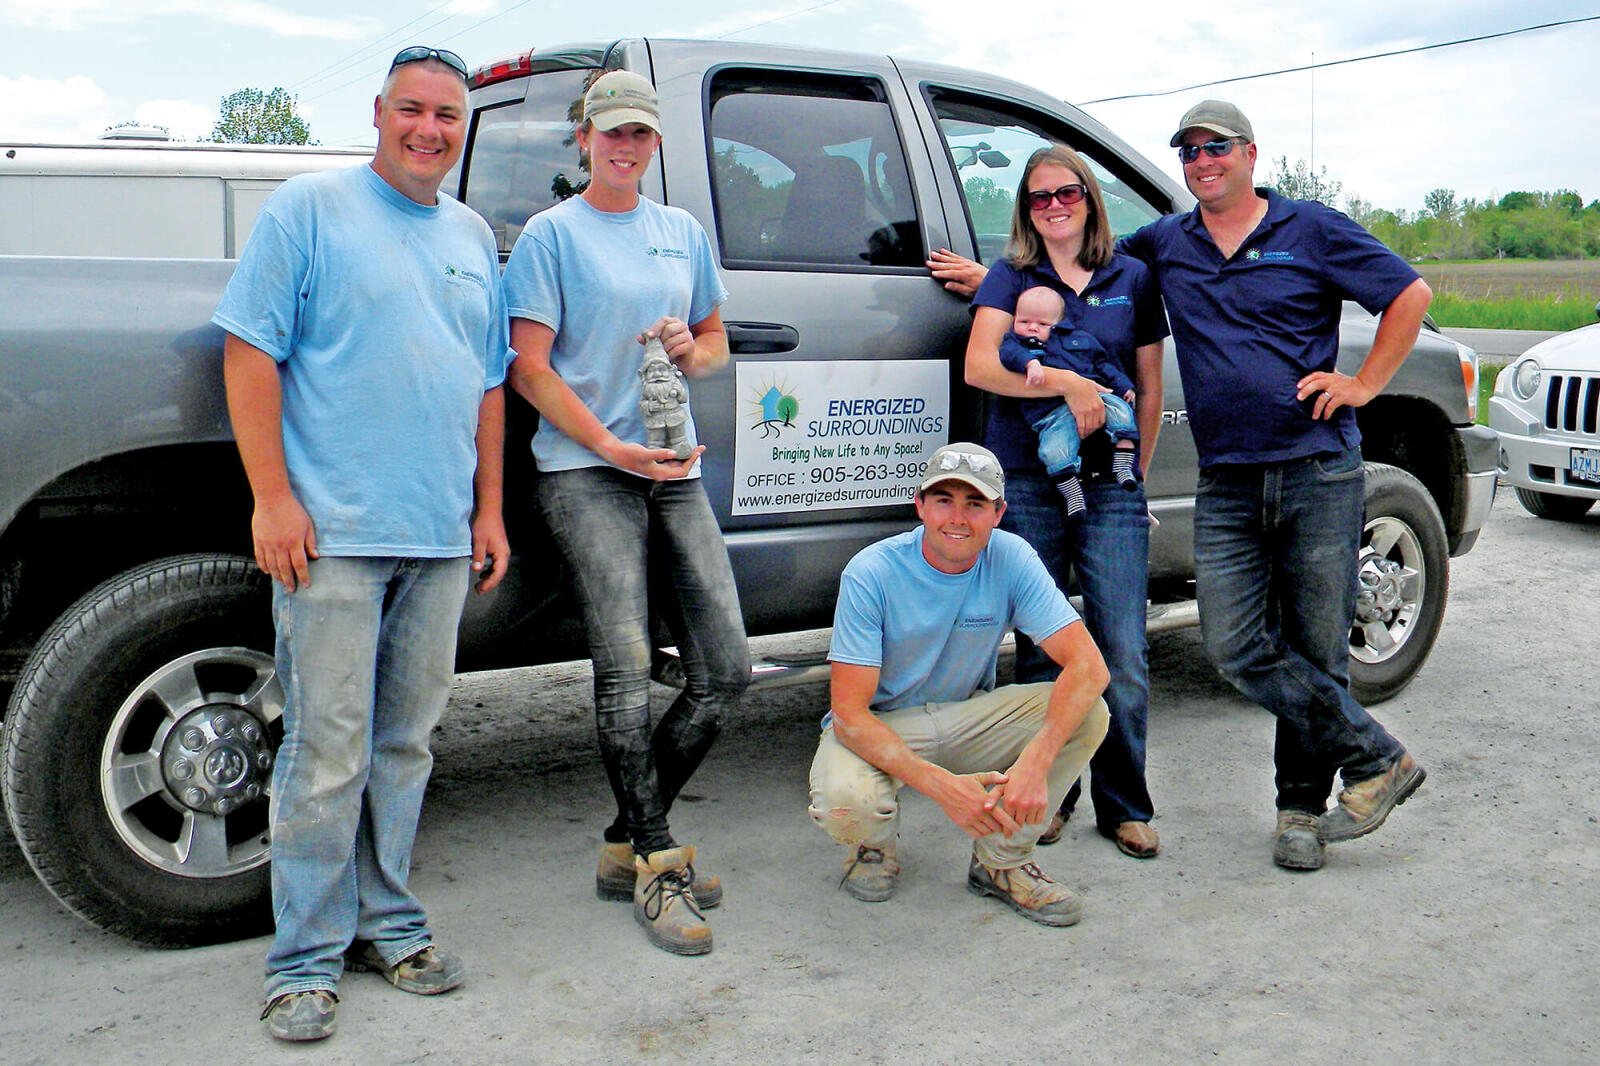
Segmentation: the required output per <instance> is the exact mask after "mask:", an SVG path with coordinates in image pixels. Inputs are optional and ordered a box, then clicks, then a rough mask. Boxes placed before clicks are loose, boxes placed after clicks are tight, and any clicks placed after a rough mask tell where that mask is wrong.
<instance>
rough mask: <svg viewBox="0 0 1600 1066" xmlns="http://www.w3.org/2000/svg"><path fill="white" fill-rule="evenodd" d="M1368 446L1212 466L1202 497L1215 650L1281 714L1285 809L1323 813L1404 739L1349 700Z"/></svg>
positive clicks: (1277, 749) (1208, 624)
mask: <svg viewBox="0 0 1600 1066" xmlns="http://www.w3.org/2000/svg"><path fill="white" fill-rule="evenodd" d="M1363 489H1364V478H1363V473H1362V466H1361V452H1360V449H1357V448H1351V449H1349V450H1347V451H1343V452H1337V453H1332V454H1328V455H1320V456H1314V457H1312V458H1309V459H1299V460H1294V461H1291V462H1284V463H1267V464H1240V465H1227V466H1213V467H1208V468H1206V469H1204V470H1202V471H1201V472H1200V488H1199V494H1198V496H1197V497H1196V500H1195V515H1194V558H1195V583H1196V588H1197V591H1198V594H1199V600H1200V625H1201V631H1202V633H1203V634H1204V638H1205V645H1206V651H1207V653H1208V654H1209V655H1210V656H1211V659H1212V661H1213V662H1215V663H1216V665H1217V669H1218V670H1219V671H1220V672H1221V673H1222V676H1223V677H1225V678H1227V679H1228V681H1230V682H1231V683H1232V684H1233V685H1234V686H1235V687H1237V688H1238V689H1239V691H1240V692H1243V693H1244V694H1245V695H1246V696H1248V697H1250V698H1251V699H1252V700H1254V701H1255V702H1257V703H1259V704H1260V705H1261V706H1263V707H1265V708H1266V709H1267V710H1269V711H1271V712H1272V713H1273V714H1275V715H1277V718H1278V732H1277V742H1276V744H1275V746H1274V752H1273V756H1274V762H1275V764H1276V766H1277V785H1278V809H1279V810H1289V809H1294V810H1305V811H1310V812H1312V813H1315V814H1320V813H1321V812H1322V811H1323V810H1324V809H1325V808H1326V806H1327V801H1328V793H1329V792H1330V791H1332V789H1333V775H1334V773H1335V771H1338V772H1340V773H1341V774H1342V776H1343V777H1344V779H1345V782H1346V783H1347V784H1348V783H1350V782H1353V781H1361V780H1364V779H1366V778H1369V777H1373V776H1376V775H1377V774H1379V773H1382V772H1383V771H1384V770H1385V769H1386V768H1388V766H1389V765H1390V764H1391V763H1393V762H1394V761H1395V760H1396V759H1397V758H1399V757H1400V752H1401V748H1400V745H1399V743H1398V742H1397V741H1396V740H1395V739H1394V738H1393V737H1391V736H1390V735H1389V734H1388V732H1386V731H1385V730H1384V728H1383V726H1381V725H1379V724H1378V723H1377V722H1376V721H1374V720H1373V718H1372V716H1371V715H1369V714H1368V713H1367V712H1366V710H1365V709H1364V708H1362V706H1361V705H1360V704H1359V703H1357V702H1356V701H1355V700H1353V699H1351V697H1350V671H1349V659H1350V624H1351V621H1352V619H1353V617H1354V614H1355V598H1356V552H1357V550H1358V549H1359V547H1360V543H1361V528H1362V525H1363V524H1364V521H1365V502H1364V492H1363Z"/></svg>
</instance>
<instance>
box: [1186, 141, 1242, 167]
mask: <svg viewBox="0 0 1600 1066" xmlns="http://www.w3.org/2000/svg"><path fill="white" fill-rule="evenodd" d="M1244 143H1245V139H1244V138H1243V137H1228V138H1226V139H1225V140H1221V141H1207V142H1206V143H1205V144H1180V145H1178V159H1179V160H1180V161H1181V162H1184V163H1193V162H1194V161H1195V160H1196V159H1199V158H1200V153H1201V152H1204V153H1205V154H1206V155H1208V156H1210V157H1211V158H1212V159H1221V158H1222V157H1223V156H1225V155H1227V154H1228V153H1229V152H1231V151H1233V146H1234V145H1235V144H1244Z"/></svg>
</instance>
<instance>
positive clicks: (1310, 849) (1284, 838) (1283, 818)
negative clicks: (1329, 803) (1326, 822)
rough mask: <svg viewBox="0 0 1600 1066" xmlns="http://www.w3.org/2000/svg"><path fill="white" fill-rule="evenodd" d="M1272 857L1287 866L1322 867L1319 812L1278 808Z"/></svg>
mask: <svg viewBox="0 0 1600 1066" xmlns="http://www.w3.org/2000/svg"><path fill="white" fill-rule="evenodd" d="M1272 861H1273V862H1275V863H1277V864H1278V865H1279V866H1281V867H1283V868H1284V869H1285V870H1320V869H1322V841H1321V839H1320V838H1318V836H1317V816H1316V815H1314V814H1312V813H1311V812H1310V811H1279V812H1278V828H1277V829H1275V830H1274V831H1273V834H1272Z"/></svg>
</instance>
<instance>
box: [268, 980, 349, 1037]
mask: <svg viewBox="0 0 1600 1066" xmlns="http://www.w3.org/2000/svg"><path fill="white" fill-rule="evenodd" d="M337 1002H339V997H338V996H336V995H334V993H333V991H332V990H331V989H326V988H313V989H312V990H311V991H309V992H285V993H284V994H283V995H281V996H274V997H273V999H272V1001H271V1002H269V1003H268V1004H267V1006H266V1009H265V1010H263V1011H262V1012H261V1020H262V1021H264V1022H266V1023H267V1032H269V1033H271V1034H272V1035H273V1036H275V1037H277V1038H278V1039H279V1040H325V1039H327V1038H328V1037H330V1036H332V1035H333V1032H334V1030H335V1029H337V1028H338V1027H339V1026H338V1023H337V1021H336V1020H335V1019H334V1016H333V1005H334V1004H335V1003H337Z"/></svg>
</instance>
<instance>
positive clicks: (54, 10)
mask: <svg viewBox="0 0 1600 1066" xmlns="http://www.w3.org/2000/svg"><path fill="white" fill-rule="evenodd" d="M173 15H176V16H181V17H193V18H200V19H210V20H212V21H214V22H220V23H223V24H225V25H230V26H242V27H245V28H247V29H253V30H265V31H267V32H269V33H273V34H276V35H278V36H280V37H323V38H333V39H335V40H359V39H362V38H366V37H370V36H371V35H372V34H374V33H377V32H379V31H380V30H381V29H382V27H381V24H380V23H379V22H378V21H377V20H376V19H372V18H366V17H354V18H341V17H328V16H322V15H301V14H298V13H296V12H292V11H287V10H285V9H284V8H282V7H279V6H277V5H275V4H269V3H265V2H264V0H50V2H49V3H45V4H40V3H38V0H0V25H5V24H12V25H16V26H20V27H22V28H24V29H38V30H60V31H65V32H72V31H78V30H83V29H86V28H88V27H91V26H95V25H104V24H120V25H130V24H137V23H140V22H146V21H150V20H153V19H157V18H161V17H164V16H173Z"/></svg>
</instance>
